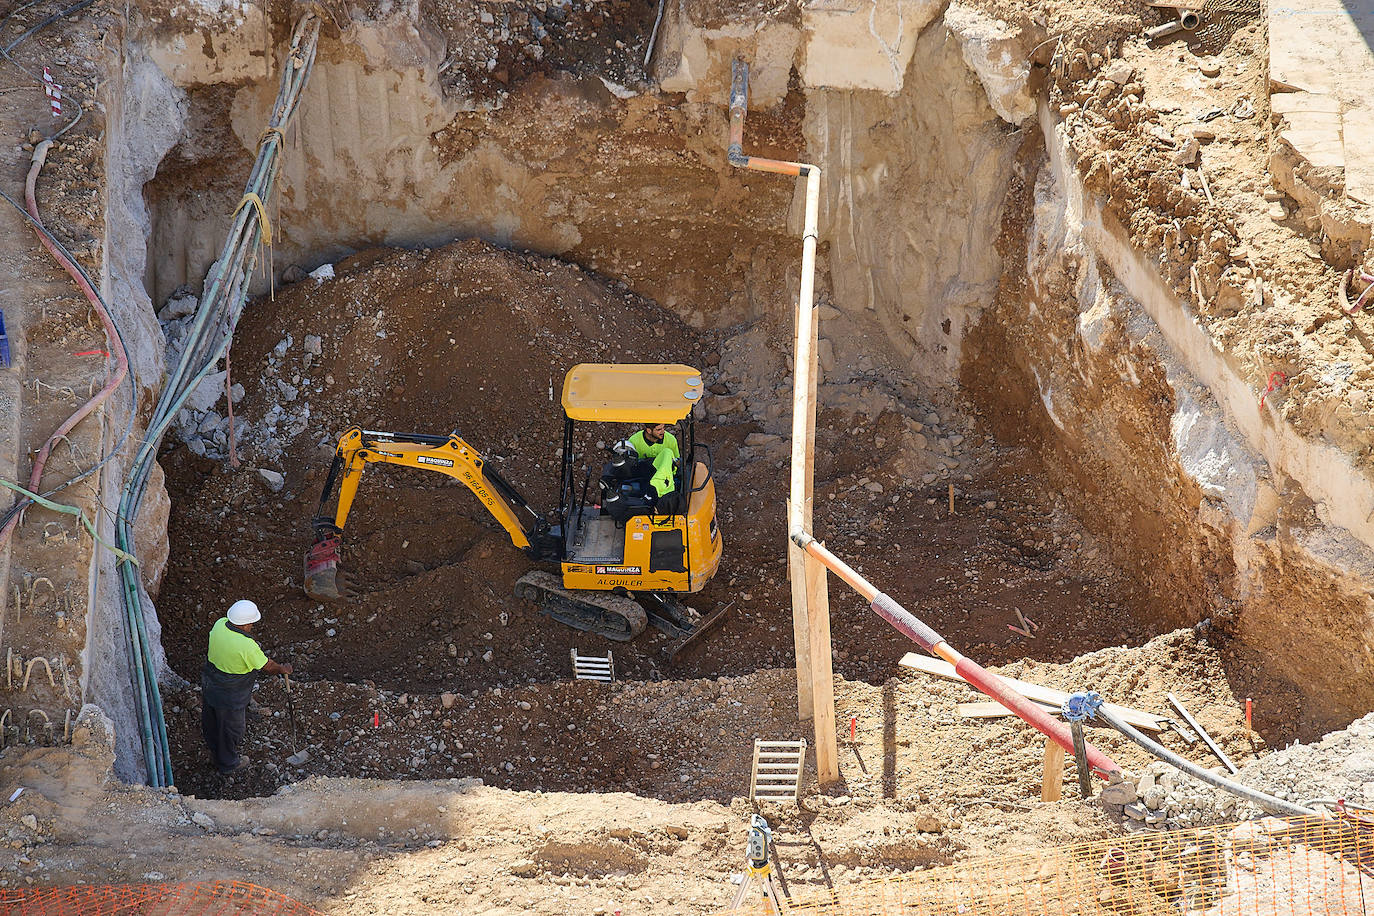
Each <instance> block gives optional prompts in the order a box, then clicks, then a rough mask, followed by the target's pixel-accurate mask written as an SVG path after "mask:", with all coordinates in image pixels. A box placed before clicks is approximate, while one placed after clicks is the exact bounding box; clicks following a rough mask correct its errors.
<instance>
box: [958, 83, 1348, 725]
mask: <svg viewBox="0 0 1374 916" xmlns="http://www.w3.org/2000/svg"><path fill="white" fill-rule="evenodd" d="M1041 122H1042V125H1043V129H1044V135H1045V136H1046V137H1048V138H1050V139H1049V149H1048V155H1043V157H1042V158H1039V160H1038V163H1037V165H1036V167H1035V168H1033V169H1032V171H1031V174H1032V175H1033V176H1034V177H1032V178H1028V179H1027V181H1026V183H1024V184H1021V185H1019V186H1018V195H1019V203H1018V207H1019V210H1020V216H1019V217H1018V218H1019V219H1020V220H1021V221H1023V222H1024V224H1025V226H1026V231H1025V234H1024V236H1021V235H1020V233H1019V232H1012V233H1009V235H1008V237H1007V238H1006V239H1004V242H1005V245H1006V246H1007V247H1008V248H1011V247H1014V246H1022V245H1024V248H1023V249H1021V250H1020V251H1018V252H1016V253H1015V256H1016V257H1024V258H1025V265H1024V269H1023V270H1021V271H1017V272H1016V273H1015V274H1012V275H1009V276H1008V277H1006V278H1004V283H1003V288H1002V291H1001V294H1000V295H999V297H998V300H997V305H996V307H995V308H994V309H992V310H990V311H989V312H988V313H987V314H986V315H985V316H984V320H983V322H982V324H981V325H980V326H979V328H978V329H977V330H976V331H975V332H974V333H973V334H972V335H971V336H970V340H969V345H968V350H967V355H968V359H967V360H966V362H965V363H964V366H963V383H964V387H965V390H966V391H968V392H969V393H970V395H971V396H972V397H974V398H975V400H976V401H977V402H978V404H979V406H980V408H981V409H982V410H983V411H984V412H985V414H986V415H987V417H988V418H989V419H990V420H991V422H992V423H993V425H994V428H995V429H996V430H997V432H998V434H999V435H1000V436H1003V437H1005V438H1007V439H1008V440H1010V441H1019V442H1024V443H1026V444H1029V445H1031V446H1032V447H1035V448H1036V449H1038V450H1039V451H1040V452H1041V454H1042V455H1043V456H1044V458H1045V464H1046V468H1047V472H1048V473H1049V475H1050V477H1051V479H1052V480H1053V481H1054V482H1055V484H1056V485H1057V486H1058V487H1059V488H1060V489H1061V491H1062V492H1063V493H1064V494H1065V495H1066V497H1067V498H1068V499H1069V500H1070V501H1071V502H1072V503H1074V505H1075V512H1076V513H1077V514H1078V515H1079V516H1080V518H1082V519H1084V520H1085V522H1086V523H1087V524H1088V525H1089V527H1090V528H1093V529H1094V530H1095V531H1096V533H1098V534H1099V535H1100V536H1101V537H1102V540H1103V543H1105V544H1107V545H1108V546H1109V551H1110V555H1111V560H1112V562H1113V563H1114V564H1115V565H1117V566H1118V567H1119V568H1121V569H1123V570H1125V571H1127V572H1129V573H1131V574H1132V575H1133V577H1134V579H1135V580H1136V581H1137V582H1138V583H1139V587H1140V588H1142V589H1143V590H1145V591H1146V593H1147V595H1148V597H1150V598H1152V599H1153V600H1154V602H1155V603H1156V606H1157V607H1158V608H1159V612H1160V614H1161V616H1162V618H1163V619H1164V620H1165V621H1166V622H1167V624H1169V625H1192V624H1201V625H1202V626H1203V628H1204V629H1208V628H1213V629H1214V630H1215V632H1217V633H1219V634H1221V635H1224V636H1230V637H1234V638H1236V639H1238V640H1239V641H1240V642H1241V643H1242V644H1244V645H1246V646H1248V647H1250V648H1252V649H1253V650H1256V651H1257V652H1258V654H1259V656H1260V657H1262V658H1264V659H1266V664H1267V665H1268V666H1269V667H1270V668H1271V669H1272V670H1273V671H1275V672H1277V673H1279V674H1281V675H1282V676H1284V677H1286V678H1288V679H1290V680H1292V681H1293V682H1295V683H1296V684H1298V685H1299V686H1300V687H1301V689H1302V691H1303V693H1304V694H1305V695H1306V696H1307V698H1308V703H1307V704H1305V706H1304V708H1303V710H1301V712H1295V715H1297V716H1299V717H1301V718H1303V719H1304V721H1305V722H1306V723H1308V726H1309V727H1310V728H1315V729H1320V728H1323V727H1329V726H1331V725H1334V724H1336V723H1338V722H1340V721H1343V720H1345V719H1348V718H1349V717H1350V715H1352V714H1358V713H1360V712H1361V711H1363V710H1365V709H1367V708H1369V706H1370V704H1371V703H1374V688H1371V687H1370V684H1369V681H1368V678H1367V677H1365V672H1366V670H1367V666H1368V664H1369V661H1368V659H1369V653H1370V647H1369V644H1368V641H1367V638H1366V636H1365V633H1366V632H1367V629H1368V628H1367V626H1366V623H1365V621H1367V620H1368V619H1369V614H1370V612H1371V600H1370V588H1369V583H1370V581H1371V580H1370V577H1369V572H1370V570H1371V569H1374V566H1371V558H1372V557H1374V554H1371V550H1370V547H1371V543H1374V542H1372V541H1371V534H1374V532H1371V531H1370V530H1369V527H1368V518H1367V507H1368V506H1369V505H1370V504H1369V499H1370V490H1369V486H1370V481H1369V480H1368V478H1367V477H1366V476H1365V475H1364V474H1362V473H1361V472H1360V471H1359V469H1357V468H1356V467H1355V466H1354V465H1353V464H1352V462H1351V461H1350V460H1349V458H1348V457H1347V456H1346V455H1344V454H1343V453H1342V452H1341V451H1340V450H1338V449H1335V448H1333V447H1329V446H1324V445H1323V444H1322V443H1320V442H1314V441H1312V440H1310V439H1308V438H1305V437H1300V436H1299V435H1298V434H1297V433H1296V432H1294V431H1293V430H1292V428H1291V427H1289V426H1287V425H1286V424H1285V423H1283V422H1282V421H1277V422H1276V420H1275V418H1274V415H1273V414H1272V412H1271V413H1266V412H1264V411H1263V409H1262V408H1261V407H1260V405H1259V403H1258V398H1257V396H1256V394H1255V393H1254V392H1253V391H1252V390H1251V389H1250V387H1249V386H1248V385H1247V384H1246V383H1245V382H1244V380H1243V379H1242V378H1241V376H1240V374H1239V373H1238V371H1237V370H1236V369H1235V368H1234V366H1233V365H1232V364H1231V362H1230V360H1229V359H1228V358H1227V356H1226V354H1225V353H1224V352H1223V351H1221V350H1220V349H1219V348H1217V347H1216V346H1215V345H1214V344H1213V342H1212V341H1211V340H1210V339H1209V338H1208V337H1207V335H1206V334H1205V333H1204V332H1203V331H1202V330H1201V328H1200V327H1199V326H1198V325H1197V323H1196V322H1195V321H1194V320H1193V318H1192V310H1191V309H1190V308H1189V306H1188V305H1186V304H1185V303H1184V302H1182V301H1180V300H1179V299H1178V298H1177V297H1176V296H1174V295H1173V293H1172V292H1171V291H1170V290H1169V289H1168V287H1167V286H1166V285H1165V284H1164V282H1163V281H1162V280H1161V279H1160V276H1159V273H1158V271H1157V269H1156V268H1155V267H1154V265H1151V264H1149V263H1148V262H1146V261H1145V260H1144V258H1143V257H1142V256H1141V255H1140V254H1139V252H1137V251H1136V250H1135V249H1134V248H1133V247H1132V245H1131V244H1130V242H1129V240H1128V239H1127V238H1126V232H1125V230H1123V228H1122V227H1121V226H1120V224H1119V223H1117V222H1116V220H1115V219H1114V218H1113V217H1112V216H1111V215H1110V213H1108V212H1107V211H1106V210H1105V208H1104V204H1103V202H1102V201H1101V200H1100V199H1098V198H1096V197H1095V196H1094V195H1092V194H1091V193H1089V192H1087V191H1086V190H1085V189H1084V187H1083V186H1082V184H1081V182H1080V179H1079V178H1078V173H1077V171H1076V170H1075V168H1074V164H1073V157H1072V155H1071V154H1070V153H1068V151H1067V150H1066V149H1065V148H1064V147H1063V146H1062V145H1061V144H1062V142H1063V141H1062V137H1063V133H1062V131H1061V130H1060V129H1059V125H1058V122H1057V119H1055V118H1053V117H1051V116H1050V114H1049V112H1048V109H1043V110H1042V116H1041ZM1035 155H1040V154H1035ZM1294 646H1309V647H1318V646H1321V647H1327V646H1329V647H1333V648H1332V649H1326V648H1320V649H1314V650H1313V651H1310V652H1309V651H1299V652H1294V651H1293V647H1294ZM1335 646H1339V647H1340V648H1339V649H1334V647H1335Z"/></svg>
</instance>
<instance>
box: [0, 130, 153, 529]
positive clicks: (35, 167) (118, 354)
mask: <svg viewBox="0 0 1374 916" xmlns="http://www.w3.org/2000/svg"><path fill="white" fill-rule="evenodd" d="M51 146H52V141H51V140H44V141H43V142H42V143H40V144H38V146H37V147H36V148H35V149H34V151H33V160H32V161H33V164H32V165H30V166H29V175H28V178H27V179H25V181H24V201H25V203H26V204H27V205H28V210H29V216H31V217H33V220H34V222H35V223H37V224H38V225H37V226H35V227H34V232H35V233H36V234H37V235H38V241H39V242H41V243H42V244H43V247H44V248H46V249H47V250H48V253H49V254H51V255H52V256H53V257H54V258H55V259H56V260H57V262H58V263H59V264H61V265H62V267H63V268H64V269H65V270H66V271H67V273H69V274H71V277H72V279H73V280H75V281H76V285H77V287H78V288H80V290H81V292H82V294H84V295H85V297H86V298H87V299H88V300H89V301H90V303H91V305H92V306H93V307H94V308H95V310H96V312H97V313H98V314H99V315H100V322H101V324H103V325H104V326H105V339H106V340H108V341H109V346H110V349H111V351H112V352H114V354H115V360H116V365H115V372H114V374H113V375H112V376H110V379H109V380H108V381H107V382H106V383H105V386H104V387H103V388H101V389H100V390H99V391H97V392H96V393H95V396H94V397H92V398H91V399H90V400H89V401H87V402H86V403H85V404H83V405H81V406H80V407H79V408H77V410H76V412H75V413H73V414H72V415H71V416H70V417H68V418H67V419H66V421H65V422H63V424H62V425H61V426H59V427H58V428H57V430H56V431H55V432H54V433H53V434H52V435H51V436H49V437H48V441H47V442H45V443H43V448H42V449H40V450H39V452H38V455H37V457H35V458H34V461H33V471H32V472H30V474H29V489H30V490H32V491H33V492H34V493H41V492H42V487H41V484H42V480H43V467H44V465H46V464H47V463H48V456H49V455H51V454H52V450H53V446H54V445H56V444H57V440H58V439H61V438H62V437H63V436H65V435H66V434H67V433H69V432H71V431H72V429H73V427H75V426H76V424H78V423H80V422H81V421H82V420H83V419H85V418H86V417H87V416H89V415H90V413H91V411H93V410H95V409H96V408H97V407H99V406H100V405H101V404H103V403H104V402H105V399H106V398H108V397H109V396H110V395H111V394H112V393H113V392H114V390H115V389H116V388H118V387H119V385H120V383H121V382H123V381H124V377H125V376H126V375H128V373H129V356H128V353H126V352H125V350H124V341H122V340H120V337H119V332H118V331H116V330H115V326H114V322H113V321H112V320H111V319H110V315H109V313H108V312H106V311H105V307H104V306H103V305H102V304H101V302H100V297H99V296H98V295H96V292H95V290H94V289H92V288H91V285H90V284H89V283H88V282H86V278H85V277H84V276H82V274H81V271H79V270H77V269H76V265H75V264H74V263H72V261H71V260H70V259H69V258H68V257H67V256H66V255H65V254H63V253H62V250H61V249H60V248H58V247H57V246H56V245H54V244H53V243H52V241H51V240H50V239H49V238H48V237H47V235H45V234H44V233H43V232H42V231H41V230H40V229H39V228H38V226H41V225H42V224H43V221H42V220H41V219H40V218H39V216H38V201H37V200H36V199H35V196H34V186H35V185H36V184H37V182H38V172H39V170H41V169H42V168H43V162H44V160H46V159H47V157H48V149H49V147H51ZM18 523H19V515H18V514H16V515H14V516H13V517H12V518H11V519H10V520H9V522H7V523H6V524H5V527H4V528H3V529H0V543H4V541H5V540H6V539H7V538H8V537H9V536H10V533H11V532H13V531H14V527H15V525H17V524H18Z"/></svg>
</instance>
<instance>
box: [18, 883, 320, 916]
mask: <svg viewBox="0 0 1374 916" xmlns="http://www.w3.org/2000/svg"><path fill="white" fill-rule="evenodd" d="M56 914H62V916H77V914H79V916H115V914H119V916H129V914H140V916H218V914H226V916H228V914H233V916H315V911H314V910H312V909H310V908H309V907H308V906H305V905H304V904H301V903H297V902H296V901H295V900H292V899H291V898H290V897H287V896H285V895H284V894H278V893H277V892H276V891H270V890H268V889H267V888H265V887H258V886H257V885H256V884H244V883H242V882H240V881H203V882H196V883H193V884H83V885H77V886H75V887H58V888H47V889H43V890H3V889H0V916H56Z"/></svg>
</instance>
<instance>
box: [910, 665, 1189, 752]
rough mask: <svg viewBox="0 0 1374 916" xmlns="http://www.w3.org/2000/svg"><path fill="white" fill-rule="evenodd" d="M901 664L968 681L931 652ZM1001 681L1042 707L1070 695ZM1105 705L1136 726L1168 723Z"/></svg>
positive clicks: (1156, 727)
mask: <svg viewBox="0 0 1374 916" xmlns="http://www.w3.org/2000/svg"><path fill="white" fill-rule="evenodd" d="M898 664H899V665H901V666H902V667H903V668H914V669H915V670H917V671H923V672H925V673H926V674H933V675H935V676H936V677H942V678H945V679H946V680H951V681H959V682H960V683H968V682H967V681H965V680H964V679H963V678H961V677H960V676H959V675H958V673H957V672H956V671H955V670H954V666H953V665H951V664H950V663H949V662H947V661H945V660H944V659H942V658H931V657H930V656H929V655H921V654H920V653H918V652H908V653H907V654H906V655H903V656H902V660H901V661H900V662H898ZM999 677H1001V675H999ZM1002 680H1003V681H1004V682H1006V684H1007V685H1008V686H1009V687H1011V689H1013V690H1015V691H1016V692H1017V693H1019V694H1021V696H1023V697H1025V698H1026V699H1028V700H1031V701H1033V702H1035V703H1039V704H1041V705H1042V706H1062V705H1063V704H1064V701H1065V700H1067V699H1068V698H1069V694H1068V693H1067V692H1066V691H1063V690H1055V689H1054V688H1053V687H1045V686H1042V685H1040V684H1032V683H1031V682H1030V681H1018V680H1017V679H1016V678H1012V677H1003V678H1002ZM1102 706H1103V708H1105V709H1106V710H1107V711H1108V712H1110V713H1113V714H1115V715H1117V716H1119V717H1121V718H1122V719H1123V720H1125V721H1126V722H1129V723H1130V724H1131V725H1134V726H1135V727H1136V728H1146V729H1149V730H1150V731H1156V732H1157V731H1161V730H1163V729H1164V727H1165V726H1166V725H1167V724H1168V722H1169V719H1168V718H1167V717H1165V716H1157V715H1155V714H1154V713H1149V712H1143V711H1141V710H1139V709H1131V708H1130V707H1127V706H1117V705H1116V704H1114V703H1103V704H1102Z"/></svg>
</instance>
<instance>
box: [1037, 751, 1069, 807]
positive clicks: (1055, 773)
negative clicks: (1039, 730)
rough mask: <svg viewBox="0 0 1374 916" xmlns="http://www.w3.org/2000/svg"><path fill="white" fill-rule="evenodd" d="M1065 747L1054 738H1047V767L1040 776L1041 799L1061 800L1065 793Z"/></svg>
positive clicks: (1049, 800)
mask: <svg viewBox="0 0 1374 916" xmlns="http://www.w3.org/2000/svg"><path fill="white" fill-rule="evenodd" d="M1063 782H1064V749H1063V748H1062V747H1060V746H1059V742H1057V741H1055V740H1054V739H1053V738H1046V739H1045V769H1044V771H1043V773H1042V774H1041V777H1040V800H1041V801H1047V802H1052V801H1059V798H1060V795H1061V794H1062V793H1063V788H1064V787H1063Z"/></svg>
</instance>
